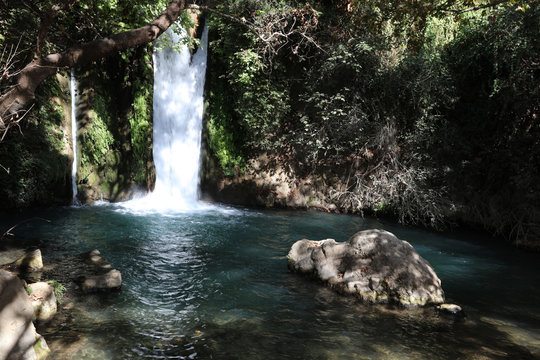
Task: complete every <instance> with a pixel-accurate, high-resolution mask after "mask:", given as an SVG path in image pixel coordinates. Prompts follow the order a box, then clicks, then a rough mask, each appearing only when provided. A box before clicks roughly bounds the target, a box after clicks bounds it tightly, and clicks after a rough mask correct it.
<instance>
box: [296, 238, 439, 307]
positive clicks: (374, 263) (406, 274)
mask: <svg viewBox="0 0 540 360" xmlns="http://www.w3.org/2000/svg"><path fill="white" fill-rule="evenodd" d="M287 259H288V267H289V269H290V270H291V271H293V272H298V273H301V274H305V275H308V276H311V277H314V278H315V279H318V280H320V281H322V282H324V283H326V284H327V285H328V286H329V287H330V288H332V289H334V290H336V291H337V292H339V293H342V294H350V295H354V296H356V297H357V298H359V299H361V300H362V301H364V302H366V303H379V304H386V303H395V304H399V305H402V306H406V307H408V306H426V305H436V304H442V303H444V292H443V290H442V287H441V280H440V279H439V278H438V277H437V274H436V273H435V271H434V270H433V268H432V267H431V265H430V264H429V263H428V262H427V261H426V260H425V259H423V258H422V257H421V256H420V255H419V254H418V253H417V252H416V251H415V250H414V248H413V247H412V245H411V244H409V243H408V242H406V241H403V240H400V239H398V238H397V237H396V236H395V235H394V234H392V233H390V232H388V231H384V230H376V229H375V230H365V231H360V232H358V233H356V234H354V235H353V236H352V237H351V238H350V239H349V241H347V242H341V243H340V242H336V241H335V240H334V239H326V240H320V241H311V240H307V239H304V240H300V241H297V242H296V243H294V244H293V246H292V247H291V250H290V252H289V254H288V256H287Z"/></svg>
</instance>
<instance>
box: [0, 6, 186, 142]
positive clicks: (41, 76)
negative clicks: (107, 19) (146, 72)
mask: <svg viewBox="0 0 540 360" xmlns="http://www.w3.org/2000/svg"><path fill="white" fill-rule="evenodd" d="M70 3H71V1H66V2H64V4H63V5H54V6H52V7H51V8H50V9H49V11H47V13H46V14H45V15H44V17H43V19H42V21H41V27H40V29H39V31H38V36H37V40H36V44H35V55H34V58H33V59H32V60H31V61H30V62H29V63H28V64H27V65H25V66H24V67H23V68H22V69H21V70H19V71H16V72H15V73H10V71H11V69H12V67H13V66H12V65H13V60H14V58H13V54H16V53H17V51H16V50H15V52H13V51H12V52H11V53H10V55H8V61H7V62H6V63H5V65H4V68H3V69H2V73H3V74H2V80H7V79H9V78H10V77H15V79H14V84H13V86H11V88H10V89H9V90H8V91H7V92H6V93H5V94H2V95H1V96H0V131H1V132H3V133H5V132H6V131H7V130H9V128H11V127H13V126H16V125H18V123H19V121H20V120H22V119H23V118H24V115H25V113H26V111H27V107H28V105H29V104H30V103H31V102H32V101H33V100H34V98H35V90H36V88H37V86H38V85H39V84H40V83H41V82H42V81H43V80H45V79H46V78H47V77H49V76H51V75H53V74H54V73H56V72H57V71H58V69H60V68H69V67H74V66H79V65H82V64H86V63H89V62H91V61H94V60H98V59H101V58H103V57H105V56H107V55H109V54H112V53H115V52H118V51H122V50H125V49H127V48H132V47H136V46H140V45H142V44H145V43H148V42H150V41H153V40H155V39H157V37H158V36H159V35H161V34H162V33H163V32H164V31H165V30H167V29H168V28H169V26H170V25H171V24H172V23H174V21H175V20H176V19H177V18H178V17H179V16H180V14H181V13H182V11H183V10H184V9H185V8H186V1H185V0H171V1H170V3H169V4H168V5H167V7H166V9H165V10H164V11H163V12H162V13H161V14H160V15H159V16H158V17H157V18H155V19H154V21H152V22H151V23H149V24H147V25H145V26H142V27H140V28H137V29H134V30H130V31H125V32H121V33H118V34H114V35H111V36H108V37H105V38H99V39H96V40H94V41H90V42H88V43H84V44H82V45H75V46H73V47H70V48H69V49H67V50H65V51H63V52H60V53H54V54H49V55H46V56H41V51H42V49H43V45H44V42H45V39H46V37H47V33H48V31H49V28H50V26H51V23H52V21H53V19H54V17H55V15H56V13H57V12H58V11H60V10H62V9H64V8H67V7H69V5H70Z"/></svg>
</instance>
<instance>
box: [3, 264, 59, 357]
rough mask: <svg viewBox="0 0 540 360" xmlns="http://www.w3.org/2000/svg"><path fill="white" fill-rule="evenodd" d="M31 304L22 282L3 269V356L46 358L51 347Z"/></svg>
mask: <svg viewBox="0 0 540 360" xmlns="http://www.w3.org/2000/svg"><path fill="white" fill-rule="evenodd" d="M33 315H34V310H33V308H32V303H31V302H30V299H29V298H28V295H27V293H26V291H25V290H24V286H23V282H22V281H21V280H20V279H19V278H17V277H16V276H14V275H13V274H10V273H9V272H7V271H3V270H0V359H7V360H20V359H22V360H34V359H37V360H40V359H45V358H46V357H47V356H48V354H49V351H48V347H47V343H46V342H45V340H44V339H43V338H42V337H41V336H40V335H39V334H37V333H36V329H35V327H34V324H33V323H32V317H33Z"/></svg>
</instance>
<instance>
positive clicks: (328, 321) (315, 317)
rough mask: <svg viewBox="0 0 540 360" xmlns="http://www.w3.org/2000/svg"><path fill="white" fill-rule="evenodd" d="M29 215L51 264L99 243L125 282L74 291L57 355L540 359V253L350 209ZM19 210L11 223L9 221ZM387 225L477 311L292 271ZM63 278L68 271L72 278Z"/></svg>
mask: <svg viewBox="0 0 540 360" xmlns="http://www.w3.org/2000/svg"><path fill="white" fill-rule="evenodd" d="M30 215H40V216H43V217H46V218H48V219H49V220H51V222H50V223H46V222H40V221H34V222H30V223H26V224H24V225H21V227H19V228H18V229H17V234H18V235H20V236H22V237H24V238H26V239H28V240H31V241H35V242H38V243H39V246H40V247H41V248H42V252H43V256H44V261H45V263H47V262H50V263H52V262H54V261H56V260H61V259H63V258H66V257H68V256H70V255H74V254H77V253H81V252H83V251H88V250H92V249H99V250H100V251H101V253H102V254H103V256H104V257H105V258H106V259H107V260H108V261H109V262H110V263H111V264H112V265H113V267H115V268H116V269H118V270H120V271H121V272H122V277H123V281H124V284H123V288H122V290H121V292H119V293H117V294H110V295H105V296H103V295H101V296H98V295H91V296H87V297H83V298H78V297H75V296H74V297H73V298H72V304H70V305H69V308H70V309H68V310H64V311H63V313H62V314H60V316H59V318H58V319H57V321H56V323H54V324H51V325H50V326H47V327H44V328H43V329H42V330H41V331H42V333H43V334H44V335H45V337H46V339H47V340H48V341H49V343H50V344H51V347H52V348H53V350H54V351H55V353H54V354H53V358H54V359H148V358H150V359H470V358H477V359H532V358H535V356H539V355H540V335H539V334H540V289H539V287H538V284H540V274H539V273H538V271H537V266H538V259H539V258H538V255H535V254H527V253H524V252H521V251H519V250H516V249H513V248H511V247H508V246H505V245H500V244H496V243H494V242H493V241H492V242H490V241H489V239H483V240H482V241H480V240H481V239H478V238H476V237H474V238H472V237H468V238H464V237H463V236H462V237H457V236H451V235H441V234H434V233H432V232H428V231H424V230H417V229H411V228H406V227H401V226H398V225H395V224H392V223H384V222H379V221H377V220H370V219H362V218H360V217H353V216H346V215H330V214H323V213H312V212H290V211H252V210H244V209H232V208H213V207H207V208H202V209H201V210H193V211H188V212H170V213H157V212H155V213H152V212H139V213H136V212H132V211H130V210H129V209H126V208H124V207H121V206H118V205H116V206H115V205H102V206H93V207H90V206H83V207H73V208H58V209H49V210H46V211H42V212H40V213H39V214H29V215H28V216H30ZM15 220H16V219H14V218H13V219H3V221H2V225H3V226H6V225H7V223H9V222H13V221H15ZM368 228H383V229H386V230H389V231H391V232H393V233H395V234H396V235H397V236H398V237H400V238H401V239H404V240H407V241H409V242H411V244H412V245H413V246H414V247H415V248H416V249H417V251H418V252H419V253H420V254H421V255H422V256H423V257H425V258H426V259H427V260H428V261H429V262H430V263H431V264H432V265H433V267H434V268H435V270H436V272H437V273H438V275H439V277H440V278H441V279H442V284H443V288H444V290H445V293H446V297H447V300H448V301H450V302H455V303H458V304H460V305H462V306H463V307H464V309H465V311H466V312H467V314H468V317H467V319H466V320H463V321H456V320H454V319H451V318H446V317H440V316H438V315H437V314H436V313H435V311H434V310H433V309H427V310H401V309H393V308H388V307H382V306H365V305H362V304H359V303H358V302H357V301H355V300H354V299H352V298H349V297H343V296H340V295H337V294H334V293H333V292H332V291H330V290H328V289H325V288H324V287H322V286H320V285H319V284H317V283H314V282H311V281H309V280H307V279H305V278H302V277H299V276H297V275H295V274H291V273H289V272H288V270H287V266H286V255H287V253H288V251H289V249H290V247H291V245H292V244H293V243H294V242H295V241H297V240H299V239H302V238H309V239H313V240H320V239H324V238H334V239H336V240H338V241H345V240H347V239H348V238H349V237H350V236H351V235H352V234H353V233H355V232H356V231H360V230H364V229H368ZM58 276H60V277H61V275H58Z"/></svg>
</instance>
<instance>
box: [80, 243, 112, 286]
mask: <svg viewBox="0 0 540 360" xmlns="http://www.w3.org/2000/svg"><path fill="white" fill-rule="evenodd" d="M79 256H80V257H81V259H82V260H83V261H84V262H85V264H86V265H87V266H86V267H85V269H84V275H83V276H82V277H81V278H80V287H81V290H82V291H83V292H98V291H110V290H119V289H120V288H121V287H122V274H121V273H120V271H118V270H115V269H113V268H112V266H111V264H109V263H108V262H107V261H106V260H105V259H104V258H103V257H102V256H101V253H100V252H99V250H92V251H90V252H88V253H84V254H81V255H79Z"/></svg>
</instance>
